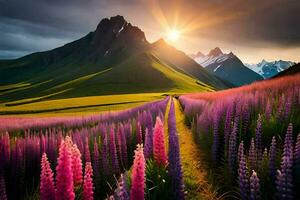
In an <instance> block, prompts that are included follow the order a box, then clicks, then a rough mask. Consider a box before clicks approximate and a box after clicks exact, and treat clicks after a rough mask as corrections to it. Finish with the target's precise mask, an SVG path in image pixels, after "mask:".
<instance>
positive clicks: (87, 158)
mask: <svg viewBox="0 0 300 200" xmlns="http://www.w3.org/2000/svg"><path fill="white" fill-rule="evenodd" d="M84 159H85V162H91V153H90V147H89V140H88V138H86V139H85V145H84Z"/></svg>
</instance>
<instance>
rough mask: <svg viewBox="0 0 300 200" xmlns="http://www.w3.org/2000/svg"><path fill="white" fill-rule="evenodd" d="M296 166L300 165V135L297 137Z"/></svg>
mask: <svg viewBox="0 0 300 200" xmlns="http://www.w3.org/2000/svg"><path fill="white" fill-rule="evenodd" d="M295 164H297V165H300V133H299V134H298V136H297V141H296V146H295Z"/></svg>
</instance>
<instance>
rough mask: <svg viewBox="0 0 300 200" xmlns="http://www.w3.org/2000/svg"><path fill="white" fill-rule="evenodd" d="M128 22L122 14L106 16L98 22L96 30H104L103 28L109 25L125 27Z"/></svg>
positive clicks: (118, 27) (117, 27)
mask: <svg viewBox="0 0 300 200" xmlns="http://www.w3.org/2000/svg"><path fill="white" fill-rule="evenodd" d="M126 24H127V21H126V20H125V19H124V17H123V16H121V15H116V16H114V17H111V18H109V19H108V18H104V19H102V20H101V21H100V23H99V24H98V26H97V29H96V32H99V31H103V29H105V28H108V27H111V28H115V29H120V28H121V27H123V26H124V25H126Z"/></svg>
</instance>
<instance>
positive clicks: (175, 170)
mask: <svg viewBox="0 0 300 200" xmlns="http://www.w3.org/2000/svg"><path fill="white" fill-rule="evenodd" d="M168 131H169V152H168V160H169V165H168V169H169V174H170V177H171V181H172V188H173V192H174V196H173V199H177V200H181V199H184V191H183V189H184V185H183V175H182V166H181V160H180V149H179V141H178V134H177V129H176V119H175V108H174V102H173V100H172V102H171V107H170V111H169V117H168Z"/></svg>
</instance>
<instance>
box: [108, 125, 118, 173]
mask: <svg viewBox="0 0 300 200" xmlns="http://www.w3.org/2000/svg"><path fill="white" fill-rule="evenodd" d="M109 144H110V147H109V153H110V158H111V164H112V168H113V170H114V173H116V174H118V173H119V172H120V167H119V162H118V157H117V149H116V140H115V131H114V127H113V126H111V127H110V131H109Z"/></svg>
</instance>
